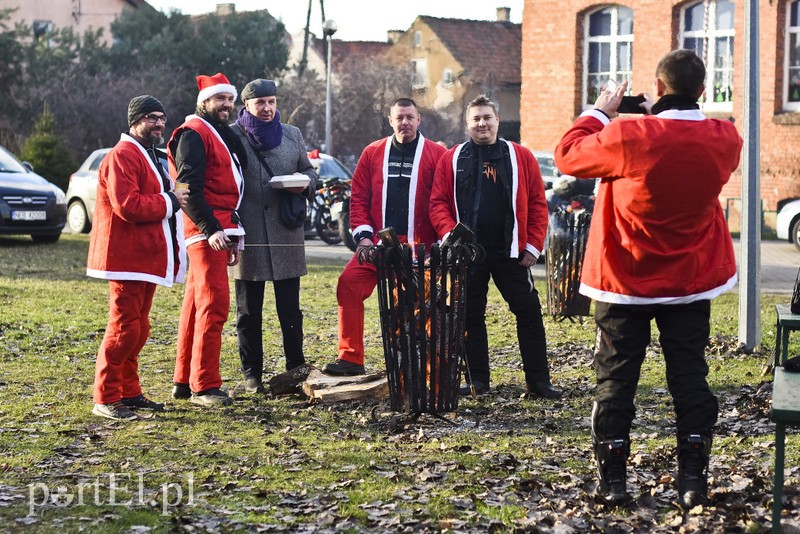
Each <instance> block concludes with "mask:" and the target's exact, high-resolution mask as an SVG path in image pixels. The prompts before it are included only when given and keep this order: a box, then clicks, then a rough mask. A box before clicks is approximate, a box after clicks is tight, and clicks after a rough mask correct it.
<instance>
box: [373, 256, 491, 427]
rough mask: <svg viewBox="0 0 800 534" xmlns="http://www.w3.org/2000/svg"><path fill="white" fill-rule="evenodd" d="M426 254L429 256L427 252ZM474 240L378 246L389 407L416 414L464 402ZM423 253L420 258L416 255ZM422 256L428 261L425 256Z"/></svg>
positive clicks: (444, 409) (449, 409)
mask: <svg viewBox="0 0 800 534" xmlns="http://www.w3.org/2000/svg"><path fill="white" fill-rule="evenodd" d="M426 252H427V254H426ZM475 257H476V249H475V247H474V246H471V245H457V246H447V245H444V246H439V245H433V246H432V247H431V249H430V250H429V251H426V249H425V246H424V245H418V246H417V247H416V249H412V248H411V247H409V246H408V245H397V244H395V245H394V246H378V247H374V248H373V250H372V251H371V253H370V254H369V255H368V261H371V262H372V263H374V264H375V266H376V268H377V274H378V305H379V308H380V320H381V333H382V335H383V352H384V357H385V360H386V372H387V378H388V381H389V398H390V403H391V409H392V410H395V411H398V412H404V413H411V414H420V413H432V414H438V413H444V412H452V411H455V410H456V408H457V407H458V388H459V385H460V382H461V369H460V367H459V361H460V359H461V358H462V357H463V355H464V318H465V308H466V285H467V284H466V276H467V269H468V267H469V264H470V263H471V262H472V261H473V260H474V259H475ZM417 258H420V260H417ZM423 259H424V260H423Z"/></svg>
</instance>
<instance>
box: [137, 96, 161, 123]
mask: <svg viewBox="0 0 800 534" xmlns="http://www.w3.org/2000/svg"><path fill="white" fill-rule="evenodd" d="M153 111H160V112H161V113H163V114H164V115H166V114H167V112H166V111H165V110H164V106H163V105H162V104H161V102H159V101H158V99H156V98H155V97H152V96H150V95H141V96H136V97H134V98H132V99H131V101H130V103H129V104H128V126H130V125H131V124H133V123H134V122H136V121H138V120H139V119H141V118H142V117H144V116H145V115H147V114H148V113H152V112H153Z"/></svg>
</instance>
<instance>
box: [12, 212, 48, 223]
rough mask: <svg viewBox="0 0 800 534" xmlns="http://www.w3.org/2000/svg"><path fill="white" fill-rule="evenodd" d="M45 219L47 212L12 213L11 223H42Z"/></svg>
mask: <svg viewBox="0 0 800 534" xmlns="http://www.w3.org/2000/svg"><path fill="white" fill-rule="evenodd" d="M46 219H47V212H44V211H12V212H11V220H12V221H44V220H46Z"/></svg>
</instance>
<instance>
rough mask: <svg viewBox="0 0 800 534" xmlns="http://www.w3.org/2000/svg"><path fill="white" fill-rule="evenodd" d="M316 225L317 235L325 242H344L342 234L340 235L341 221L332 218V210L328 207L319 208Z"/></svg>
mask: <svg viewBox="0 0 800 534" xmlns="http://www.w3.org/2000/svg"><path fill="white" fill-rule="evenodd" d="M314 226H315V227H316V229H317V235H318V236H319V238H320V239H322V241H324V242H325V243H327V244H329V245H338V244H339V243H341V242H342V236H340V235H339V221H334V220H332V219H331V211H330V209H328V208H327V207H321V208H319V209H317V216H316V218H315V220H314Z"/></svg>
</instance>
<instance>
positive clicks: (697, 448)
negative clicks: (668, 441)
mask: <svg viewBox="0 0 800 534" xmlns="http://www.w3.org/2000/svg"><path fill="white" fill-rule="evenodd" d="M710 456H711V436H701V435H700V434H686V435H684V436H680V437H679V438H678V499H679V502H680V504H681V505H683V506H685V507H686V508H694V507H695V506H698V505H701V504H702V505H705V504H708V461H709V457H710Z"/></svg>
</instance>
